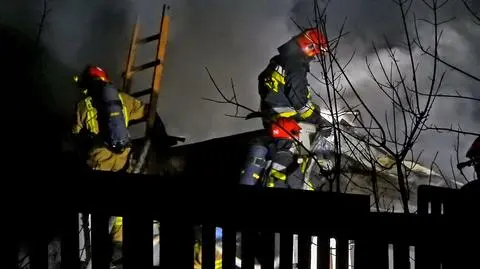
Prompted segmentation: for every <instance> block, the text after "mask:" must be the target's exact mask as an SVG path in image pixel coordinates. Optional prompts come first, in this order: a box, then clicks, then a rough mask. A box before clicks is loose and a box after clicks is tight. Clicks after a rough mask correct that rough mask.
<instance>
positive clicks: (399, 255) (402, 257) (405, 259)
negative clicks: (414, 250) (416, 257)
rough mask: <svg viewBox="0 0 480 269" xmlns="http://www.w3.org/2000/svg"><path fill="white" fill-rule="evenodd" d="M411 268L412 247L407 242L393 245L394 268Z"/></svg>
mask: <svg viewBox="0 0 480 269" xmlns="http://www.w3.org/2000/svg"><path fill="white" fill-rule="evenodd" d="M409 268H410V248H409V246H408V245H405V244H394V245H393V269H409Z"/></svg>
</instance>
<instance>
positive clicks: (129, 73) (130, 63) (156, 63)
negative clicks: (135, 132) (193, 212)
mask: <svg viewBox="0 0 480 269" xmlns="http://www.w3.org/2000/svg"><path fill="white" fill-rule="evenodd" d="M169 10H170V7H169V6H168V5H166V4H165V5H163V11H162V20H161V22H160V32H159V33H157V34H154V35H152V36H148V37H145V38H139V37H138V35H139V30H140V29H139V28H140V26H139V22H138V18H137V21H136V23H135V25H134V27H133V33H132V39H131V41H130V49H129V51H128V56H127V62H126V64H125V71H124V73H123V87H122V89H123V91H125V92H126V93H128V94H130V95H131V96H133V97H135V98H138V97H142V96H146V95H150V101H149V104H150V105H149V110H148V114H147V117H146V118H145V120H144V121H146V128H145V129H146V130H145V143H144V145H143V148H142V150H141V152H140V155H139V157H138V160H137V162H136V163H135V167H134V168H133V173H135V174H138V173H140V171H141V170H142V168H143V166H144V164H145V161H146V159H147V156H148V153H149V151H150V147H151V137H149V135H148V134H149V133H150V132H149V131H150V130H151V129H152V128H153V126H154V122H155V117H156V112H157V103H158V94H159V92H160V85H161V80H162V72H163V63H164V59H165V53H166V49H167V37H168V27H169V23H170V16H169V14H168V12H169ZM152 41H157V53H156V58H155V60H153V61H151V62H148V63H145V64H142V65H139V66H134V62H135V55H136V50H137V47H138V46H139V45H144V44H147V43H150V42H152ZM149 68H154V70H153V78H152V84H151V87H150V88H148V89H145V90H140V91H137V92H133V93H132V89H131V86H132V78H133V76H134V74H136V73H137V72H140V71H143V70H145V69H149Z"/></svg>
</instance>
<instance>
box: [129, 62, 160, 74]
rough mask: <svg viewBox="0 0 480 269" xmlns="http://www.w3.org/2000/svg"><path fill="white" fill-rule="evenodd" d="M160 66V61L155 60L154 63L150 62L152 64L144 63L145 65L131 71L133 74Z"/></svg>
mask: <svg viewBox="0 0 480 269" xmlns="http://www.w3.org/2000/svg"><path fill="white" fill-rule="evenodd" d="M159 64H161V62H160V60H155V61H152V62H149V63H146V64H142V65H140V66H135V67H134V68H133V71H134V72H137V71H142V70H145V69H147V68H151V67H155V66H157V65H159Z"/></svg>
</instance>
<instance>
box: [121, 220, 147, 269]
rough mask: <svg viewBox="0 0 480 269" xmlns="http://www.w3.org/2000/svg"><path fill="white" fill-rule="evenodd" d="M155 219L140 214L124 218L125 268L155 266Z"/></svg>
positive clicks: (123, 249) (123, 248)
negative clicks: (153, 228)
mask: <svg viewBox="0 0 480 269" xmlns="http://www.w3.org/2000/svg"><path fill="white" fill-rule="evenodd" d="M152 226H153V219H150V218H148V215H147V216H143V215H140V214H131V215H130V214H127V215H125V216H124V217H123V229H122V230H123V246H122V251H123V266H124V267H123V268H125V269H135V268H151V267H152V266H153V257H152V255H153V232H152Z"/></svg>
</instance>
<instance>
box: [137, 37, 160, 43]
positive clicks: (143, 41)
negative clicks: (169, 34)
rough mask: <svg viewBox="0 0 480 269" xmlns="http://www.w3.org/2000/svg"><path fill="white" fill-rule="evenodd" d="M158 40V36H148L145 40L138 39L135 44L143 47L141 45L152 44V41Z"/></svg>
mask: <svg viewBox="0 0 480 269" xmlns="http://www.w3.org/2000/svg"><path fill="white" fill-rule="evenodd" d="M159 38H160V34H155V35H151V36H148V37H145V38H142V39H139V40H138V41H137V44H140V45H143V44H146V43H148V42H152V41H154V40H157V39H159Z"/></svg>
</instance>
